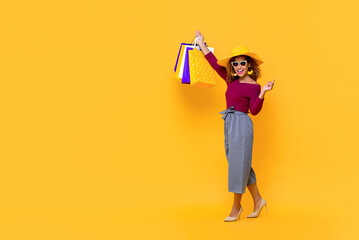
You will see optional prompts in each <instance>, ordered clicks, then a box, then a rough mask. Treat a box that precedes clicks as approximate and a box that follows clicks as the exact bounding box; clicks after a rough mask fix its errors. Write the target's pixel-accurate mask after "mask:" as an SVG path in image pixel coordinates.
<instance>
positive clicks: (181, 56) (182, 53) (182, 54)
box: [174, 41, 214, 83]
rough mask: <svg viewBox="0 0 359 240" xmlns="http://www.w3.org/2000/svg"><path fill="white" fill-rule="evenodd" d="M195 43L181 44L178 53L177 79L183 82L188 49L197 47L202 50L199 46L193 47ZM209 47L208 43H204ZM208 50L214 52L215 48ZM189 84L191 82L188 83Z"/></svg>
mask: <svg viewBox="0 0 359 240" xmlns="http://www.w3.org/2000/svg"><path fill="white" fill-rule="evenodd" d="M193 43H194V41H192V43H181V46H180V50H179V52H178V56H177V60H176V64H175V69H174V70H175V77H176V78H178V79H180V80H182V76H183V70H184V66H185V60H186V56H187V53H188V52H187V49H193V48H194V47H197V49H199V50H200V48H199V46H195V45H193ZM204 44H205V45H206V46H207V43H206V42H205V43H204ZM208 49H209V50H210V51H212V52H213V51H214V49H213V48H211V47H208ZM188 83H189V81H188Z"/></svg>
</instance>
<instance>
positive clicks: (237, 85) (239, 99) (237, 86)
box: [205, 52, 264, 115]
mask: <svg viewBox="0 0 359 240" xmlns="http://www.w3.org/2000/svg"><path fill="white" fill-rule="evenodd" d="M205 58H206V59H207V61H208V62H209V64H210V65H211V66H212V68H213V69H214V70H215V71H216V72H217V73H218V74H219V75H220V76H221V77H222V78H223V79H224V80H226V78H227V73H226V68H225V67H223V66H221V65H219V64H218V63H217V61H218V60H217V58H216V57H215V56H214V54H213V53H212V52H209V53H207V54H206V55H205ZM226 83H227V91H226V94H225V95H226V102H227V108H229V107H231V106H234V110H236V111H241V112H244V113H247V114H248V112H249V111H248V110H250V112H251V114H252V115H257V114H258V113H259V112H260V111H261V109H262V106H263V101H264V98H263V99H261V98H259V94H260V92H261V88H262V87H261V85H259V84H255V83H243V82H239V80H238V79H236V80H235V81H233V82H231V83H228V82H227V81H226Z"/></svg>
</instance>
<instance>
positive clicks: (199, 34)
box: [196, 30, 204, 43]
mask: <svg viewBox="0 0 359 240" xmlns="http://www.w3.org/2000/svg"><path fill="white" fill-rule="evenodd" d="M196 37H199V38H198V42H199V43H203V42H204V38H203V35H202V34H201V33H200V32H199V31H198V30H197V31H196Z"/></svg>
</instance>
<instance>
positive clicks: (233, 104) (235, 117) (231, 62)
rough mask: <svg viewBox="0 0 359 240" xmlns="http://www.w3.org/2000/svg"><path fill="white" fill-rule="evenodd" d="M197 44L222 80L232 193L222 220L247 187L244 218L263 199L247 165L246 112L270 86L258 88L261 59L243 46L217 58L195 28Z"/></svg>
mask: <svg viewBox="0 0 359 240" xmlns="http://www.w3.org/2000/svg"><path fill="white" fill-rule="evenodd" d="M196 37H197V38H199V41H198V42H199V46H200V48H201V50H202V52H203V54H204V55H205V58H206V59H207V61H208V62H209V64H210V65H211V66H212V68H213V69H214V70H215V71H216V72H217V73H218V74H219V75H220V76H221V77H222V78H223V79H224V80H225V81H226V83H227V91H226V93H225V95H226V102H227V109H226V110H224V111H222V112H220V114H222V115H223V117H222V119H224V136H225V140H224V145H225V152H226V158H227V162H228V191H229V192H233V193H234V202H233V207H232V211H231V213H230V214H229V216H228V217H227V218H225V219H224V221H225V222H232V221H237V219H238V218H239V215H240V214H241V212H242V210H243V209H242V205H241V198H242V194H243V193H244V192H245V190H246V187H248V189H249V191H250V193H251V195H252V197H253V200H254V210H253V213H251V214H250V215H248V216H247V217H248V218H252V217H257V216H258V215H259V213H260V211H261V209H262V208H263V207H264V206H267V202H266V201H265V200H264V199H263V198H262V197H261V195H260V194H259V191H258V187H257V184H256V183H257V179H256V174H255V172H254V170H253V168H252V167H251V164H252V149H253V122H252V119H251V118H250V117H249V116H248V113H249V110H250V111H251V114H252V115H257V114H258V113H259V112H260V111H261V109H262V106H263V101H264V94H265V92H266V91H268V90H270V89H272V85H273V83H268V86H265V87H264V88H263V89H261V85H259V84H258V83H257V78H258V77H260V69H259V65H260V64H262V63H263V61H262V60H261V59H260V58H259V57H258V56H257V55H256V54H255V53H252V52H250V51H249V50H248V48H246V47H244V46H237V47H235V48H233V49H232V54H231V56H230V57H227V58H225V59H222V60H220V61H218V60H217V58H216V57H215V56H214V54H213V53H212V52H211V51H209V50H208V48H207V47H206V46H205V44H204V39H203V36H202V34H201V33H200V32H199V31H197V32H196Z"/></svg>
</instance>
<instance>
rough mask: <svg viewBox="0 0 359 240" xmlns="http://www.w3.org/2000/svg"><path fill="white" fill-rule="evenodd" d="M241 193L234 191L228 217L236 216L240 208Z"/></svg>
mask: <svg viewBox="0 0 359 240" xmlns="http://www.w3.org/2000/svg"><path fill="white" fill-rule="evenodd" d="M242 194H243V193H234V201H233V207H232V211H231V214H229V216H230V217H236V216H237V215H238V212H239V209H240V208H241V200H242Z"/></svg>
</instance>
